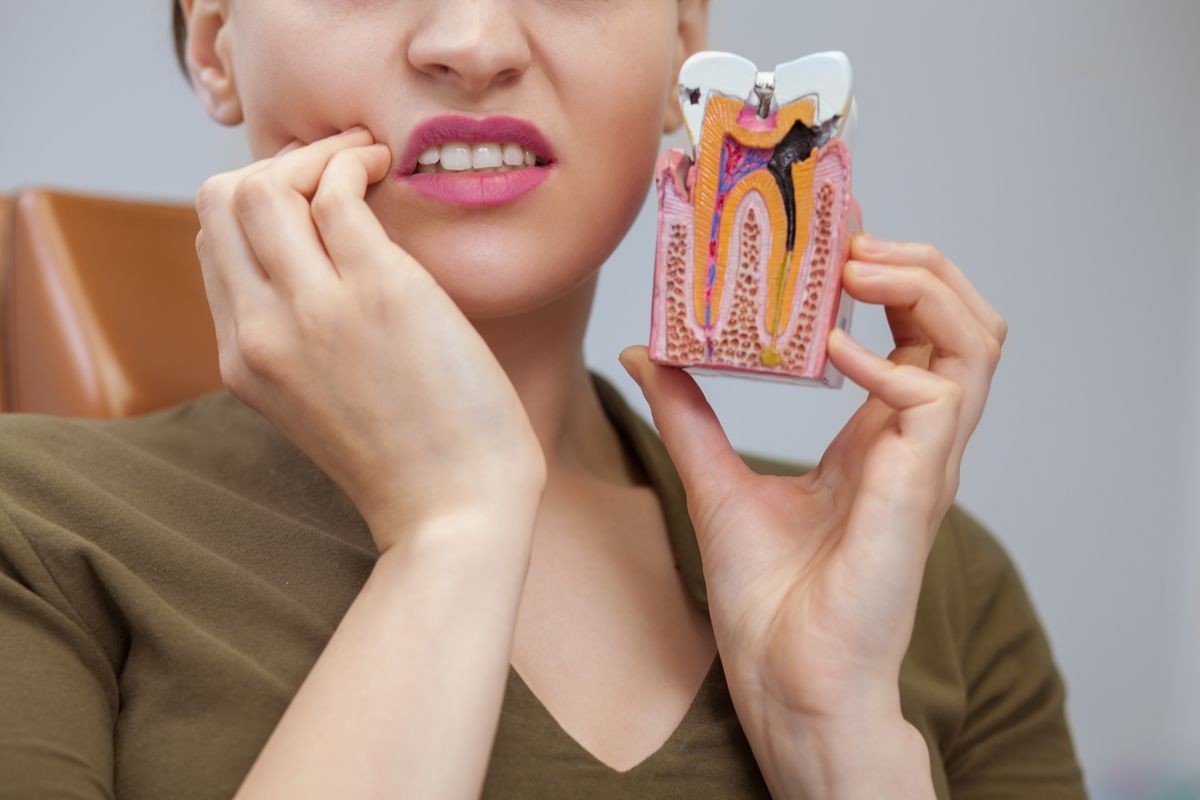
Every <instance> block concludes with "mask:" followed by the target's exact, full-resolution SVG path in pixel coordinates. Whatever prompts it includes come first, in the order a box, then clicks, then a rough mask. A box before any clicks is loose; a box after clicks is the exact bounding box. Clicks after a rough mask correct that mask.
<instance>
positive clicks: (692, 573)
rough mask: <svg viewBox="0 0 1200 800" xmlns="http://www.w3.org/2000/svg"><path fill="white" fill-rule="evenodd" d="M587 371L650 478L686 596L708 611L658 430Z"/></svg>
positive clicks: (675, 478) (691, 534)
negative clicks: (685, 588) (661, 510)
mask: <svg viewBox="0 0 1200 800" xmlns="http://www.w3.org/2000/svg"><path fill="white" fill-rule="evenodd" d="M588 373H589V374H590V375H591V376H592V383H593V384H594V385H595V387H596V393H597V394H598V395H599V397H600V402H601V404H602V405H603V406H604V410H605V412H606V413H607V415H608V418H609V419H610V420H611V421H612V423H613V425H614V426H615V427H616V429H617V432H618V433H619V434H620V436H621V438H622V440H623V441H624V442H625V445H626V447H628V448H630V449H631V450H632V451H633V453H634V454H635V455H636V456H637V460H638V462H639V463H641V465H642V468H643V469H644V470H645V472H646V474H647V475H648V476H649V477H650V482H651V485H652V486H653V487H654V491H655V493H656V494H657V495H658V496H659V499H660V500H661V501H662V509H663V516H664V517H665V519H666V522H667V535H668V536H669V537H670V539H671V550H672V551H673V552H674V554H675V564H676V566H677V567H678V568H679V571H680V574H681V575H682V576H683V582H684V585H685V586H686V587H687V590H688V595H689V596H690V597H691V598H692V601H693V602H694V603H695V604H696V605H697V606H698V607H699V608H700V609H701V610H703V611H704V612H705V613H708V592H707V590H706V588H705V585H704V569H703V563H702V561H701V560H700V545H699V544H698V543H697V541H696V529H695V528H694V527H693V526H692V519H691V517H690V516H689V515H688V511H687V495H686V493H685V492H684V489H683V481H682V479H680V477H679V472H678V470H676V469H675V462H673V461H672V460H671V456H670V455H669V454H668V453H667V447H666V445H665V444H663V441H662V437H661V436H659V434H658V431H657V430H655V428H654V427H653V426H652V424H651V423H649V422H647V421H646V420H645V419H644V418H643V417H642V416H641V415H640V414H638V413H637V412H636V411H635V410H634V409H633V407H632V406H630V405H629V403H628V402H627V401H626V400H625V398H624V396H623V395H622V394H621V392H620V391H619V390H618V389H617V387H616V386H614V385H613V384H612V383H611V382H609V381H608V379H607V378H605V377H604V376H603V375H601V374H599V373H598V372H595V371H593V370H590V369H589V370H588Z"/></svg>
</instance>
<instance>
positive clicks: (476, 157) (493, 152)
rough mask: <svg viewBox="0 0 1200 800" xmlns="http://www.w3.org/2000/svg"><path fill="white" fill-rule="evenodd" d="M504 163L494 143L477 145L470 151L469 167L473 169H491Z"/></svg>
mask: <svg viewBox="0 0 1200 800" xmlns="http://www.w3.org/2000/svg"><path fill="white" fill-rule="evenodd" d="M503 163H504V159H503V158H501V156H500V145H498V144H496V143H494V142H485V143H483V144H477V145H475V146H474V147H473V148H472V149H471V166H472V167H474V168H475V169H491V168H492V167H498V166H500V165H501V164H503Z"/></svg>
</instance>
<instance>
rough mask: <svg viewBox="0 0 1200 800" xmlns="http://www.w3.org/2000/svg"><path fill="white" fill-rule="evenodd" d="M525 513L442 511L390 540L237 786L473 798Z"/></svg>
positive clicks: (499, 691)
mask: <svg viewBox="0 0 1200 800" xmlns="http://www.w3.org/2000/svg"><path fill="white" fill-rule="evenodd" d="M506 511H508V512H510V513H505V512H506ZM533 519H534V512H532V511H525V510H523V509H522V510H521V511H519V512H518V511H516V510H515V509H512V510H506V509H498V510H497V511H496V512H495V513H492V514H488V515H484V514H477V515H474V514H473V515H463V516H459V517H456V518H452V519H451V518H445V519H442V520H440V521H439V522H437V523H436V524H433V525H429V526H425V527H424V528H423V529H422V530H420V531H413V532H412V533H413V534H414V535H413V536H409V537H405V540H404V544H403V545H396V546H394V547H392V548H391V549H389V550H388V551H387V552H386V553H385V554H384V555H383V556H382V557H381V558H380V559H379V561H378V562H377V563H376V566H375V568H374V570H373V571H372V573H371V575H370V577H369V578H368V580H367V582H366V584H365V585H364V587H363V589H362V591H361V592H360V594H359V595H358V597H357V598H356V599H355V601H354V603H353V604H352V605H351V606H350V608H349V610H348V611H347V613H346V615H345V617H344V618H343V619H342V621H341V623H340V624H339V625H338V627H337V630H336V631H335V632H334V634H333V636H332V638H331V639H330V641H329V643H328V645H327V646H326V648H325V650H324V652H323V653H322V654H321V656H320V658H319V659H318V660H317V662H316V663H315V665H314V666H313V668H312V670H311V672H310V673H309V675H308V677H307V678H306V679H305V681H304V683H303V685H301V687H300V689H299V691H298V692H297V694H296V696H295V697H294V699H293V700H292V702H291V704H290V705H289V706H288V708H287V710H286V711H285V712H284V714H283V717H282V718H281V719H280V722H279V724H278V726H277V727H276V728H275V730H274V732H273V733H272V734H271V737H270V738H269V740H268V741H267V743H266V745H265V746H264V748H263V750H262V752H261V753H260V754H259V757H258V759H257V761H255V763H254V765H253V767H252V768H251V770H250V772H249V774H248V775H247V777H246V779H245V781H244V783H243V784H242V786H241V787H240V788H239V790H238V793H237V798H239V800H260V798H288V800H295V799H296V798H306V797H312V798H327V797H338V798H347V800H350V799H352V798H367V797H370V798H378V797H438V798H475V797H478V795H479V791H480V789H481V787H482V784H483V779H484V776H485V772H486V769H487V762H488V758H489V755H490V753H491V749H492V743H493V739H494V737H495V733H496V728H497V725H498V722H499V715H500V706H501V703H502V701H503V697H504V689H505V686H506V681H507V676H508V665H509V659H510V654H511V648H512V635H513V629H514V626H515V623H516V611H517V607H518V604H519V601H520V596H521V591H522V587H523V585H524V581H525V574H526V571H527V568H528V564H529V546H530V541H531V531H532V527H533Z"/></svg>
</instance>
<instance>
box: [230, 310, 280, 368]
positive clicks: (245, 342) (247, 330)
mask: <svg viewBox="0 0 1200 800" xmlns="http://www.w3.org/2000/svg"><path fill="white" fill-rule="evenodd" d="M234 338H235V339H236V340H237V354H238V357H239V359H240V360H241V361H242V363H244V364H245V365H246V368H247V369H249V370H251V371H253V372H254V373H256V374H259V375H270V374H271V372H272V369H273V368H274V367H276V366H277V365H278V362H279V356H280V355H281V353H280V352H279V346H278V344H277V341H276V336H275V334H274V332H273V331H272V330H271V327H270V326H269V325H267V324H266V323H264V322H262V321H260V320H257V319H254V320H243V321H242V322H240V323H239V324H238V326H237V330H236V331H235V332H234Z"/></svg>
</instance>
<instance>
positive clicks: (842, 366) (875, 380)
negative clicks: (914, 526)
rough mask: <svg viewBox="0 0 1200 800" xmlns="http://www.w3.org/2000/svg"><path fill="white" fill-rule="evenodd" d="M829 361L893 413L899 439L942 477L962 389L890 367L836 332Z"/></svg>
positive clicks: (931, 376) (955, 428)
mask: <svg viewBox="0 0 1200 800" xmlns="http://www.w3.org/2000/svg"><path fill="white" fill-rule="evenodd" d="M827 347H828V353H829V358H830V359H831V360H832V361H833V363H834V366H836V367H837V368H838V370H840V371H841V372H842V374H843V375H845V376H846V377H848V378H850V379H851V380H852V381H854V382H855V383H857V384H858V385H859V386H862V387H863V388H864V389H866V390H867V391H869V392H872V393H873V394H875V395H876V396H878V397H879V398H880V399H881V400H883V402H885V403H887V404H888V405H889V406H891V407H892V408H894V409H895V410H896V411H897V412H898V413H897V417H896V419H897V425H898V428H899V432H900V434H901V435H902V436H904V437H905V438H907V439H908V440H909V446H910V448H911V449H913V450H914V451H918V452H921V453H924V454H925V455H926V456H927V458H925V459H923V463H925V464H926V466H927V468H928V469H929V470H930V477H934V476H936V477H937V478H939V479H940V478H941V477H942V476H943V475H944V468H945V464H946V459H947V456H948V455H949V453H950V451H951V448H952V447H953V445H954V442H955V439H956V436H957V432H958V423H959V411H960V408H961V404H962V387H961V386H959V384H957V383H956V382H954V381H953V380H951V379H949V378H945V377H942V376H940V375H936V374H934V373H933V372H930V371H929V370H925V369H921V368H920V367H916V366H912V365H910V364H894V363H892V362H891V361H889V360H888V359H886V358H883V357H881V356H878V355H876V354H875V353H872V352H871V351H870V350H868V349H867V348H865V347H863V346H862V345H861V344H859V343H858V342H857V341H855V340H854V338H853V337H851V336H850V334H848V333H846V332H845V331H844V330H842V329H840V328H835V329H834V330H833V331H831V332H830V335H829V340H828V344H827Z"/></svg>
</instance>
